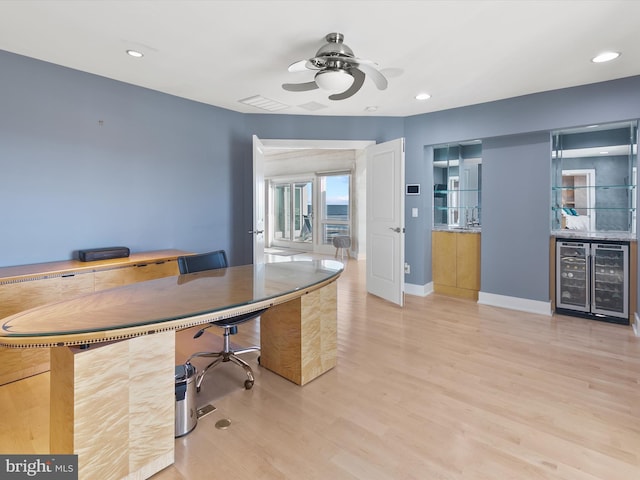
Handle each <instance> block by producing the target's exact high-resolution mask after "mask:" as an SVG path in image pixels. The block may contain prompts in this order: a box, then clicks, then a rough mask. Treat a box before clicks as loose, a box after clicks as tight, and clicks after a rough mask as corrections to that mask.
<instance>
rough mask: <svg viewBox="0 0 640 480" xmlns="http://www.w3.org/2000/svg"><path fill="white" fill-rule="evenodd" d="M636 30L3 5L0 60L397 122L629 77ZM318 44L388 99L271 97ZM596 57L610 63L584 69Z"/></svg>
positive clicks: (387, 10) (432, 8) (229, 7)
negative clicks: (340, 43)
mask: <svg viewBox="0 0 640 480" xmlns="http://www.w3.org/2000/svg"><path fill="white" fill-rule="evenodd" d="M639 18H640V1H638V0H622V1H617V0H601V1H583V0H568V1H565V0H555V1H553V0H548V1H544V0H542V1H533V0H510V1H509V0H502V1H484V0H470V1H467V0H457V1H456V0H448V1H435V0H433V1H427V0H424V1H419V0H418V1H402V0H395V1H376V0H369V1H339V0H337V1H306V0H297V1H243V0H235V1H206V0H200V1H186V0H183V1H177V0H175V1H171V0H154V1H138V0H128V1H127V0H121V1H116V0H102V1H98V0H93V1H87V0H85V1H78V0H74V1H57V0H40V1H31V0H2V1H0V50H6V51H9V52H14V53H18V54H21V55H26V56H28V57H33V58H37V59H40V60H45V61H48V62H52V63H55V64H59V65H63V66H67V67H71V68H74V69H78V70H82V71H85V72H90V73H94V74H97V75H101V76H104V77H108V78H112V79H116V80H120V81H123V82H127V83H131V84H134V85H140V86H143V87H147V88H150V89H153V90H158V91H161V92H166V93H169V94H172V95H177V96H179V97H184V98H188V99H192V100H196V101H199V102H203V103H207V104H211V105H216V106H219V107H223V108H226V109H230V110H234V111H238V112H245V113H265V112H264V111H263V110H260V109H257V108H256V107H252V106H247V105H243V104H241V103H239V102H238V101H239V100H240V99H244V98H247V97H252V96H254V95H261V96H263V97H266V98H268V99H271V100H274V101H277V102H281V103H283V104H286V105H288V106H289V108H286V109H283V110H280V111H279V112H278V113H283V114H304V115H358V116H375V115H380V116H409V115H415V114H420V113H427V112H433V111H438V110H445V109H450V108H454V107H460V106H464V105H472V104H477V103H483V102H488V101H492V100H498V99H502V98H509V97H514V96H519V95H525V94H529V93H535V92H541V91H547V90H554V89H558V88H563V87H570V86H575V85H582V84H588V83H595V82H600V81H605V80H611V79H616V78H622V77H628V76H633V75H639V74H640V41H639V40H640V39H639V35H638V32H639V30H638V19H639ZM330 32H341V33H343V34H344V36H345V43H346V44H347V45H348V46H349V47H351V48H352V49H353V51H354V53H355V55H356V56H357V57H359V58H365V59H369V60H373V61H375V62H377V63H378V64H379V66H380V68H381V69H382V71H383V72H385V73H387V75H388V79H389V87H388V89H387V90H384V91H379V90H377V89H376V88H375V86H374V85H373V83H372V82H371V81H370V80H366V81H365V84H364V86H363V88H362V90H360V92H358V93H357V94H356V95H355V96H353V97H351V98H350V99H347V100H342V101H337V102H336V101H331V100H329V99H328V98H327V95H326V92H322V91H320V90H315V91H311V92H299V93H292V92H287V91H285V90H283V89H282V87H281V85H282V83H298V82H306V81H310V80H312V79H313V73H312V72H308V73H307V72H302V73H289V72H288V71H287V67H288V65H289V64H291V63H293V62H295V61H297V60H301V59H307V58H310V57H312V56H314V54H315V52H316V50H317V49H318V48H319V47H320V46H321V45H322V44H323V43H324V36H325V35H326V34H327V33H330ZM127 49H135V50H139V51H141V52H143V53H144V55H145V56H144V57H143V58H142V59H134V58H132V57H130V56H128V55H126V54H125V50H127ZM604 50H615V51H619V52H622V56H621V57H620V58H619V59H617V60H614V61H613V62H609V63H605V64H594V63H592V62H591V61H590V59H591V58H592V57H593V56H595V55H596V54H597V53H600V52H601V51H604ZM0 75H1V74H0ZM420 92H428V93H430V94H431V95H432V98H431V99H430V100H427V101H422V102H420V101H417V100H415V98H414V97H415V95H416V94H417V93H420ZM306 104H320V105H321V106H322V107H323V108H320V109H319V110H315V111H311V110H308V109H307V108H305V107H302V106H301V105H306ZM369 106H376V107H377V111H375V112H368V111H366V110H365V109H366V107H369Z"/></svg>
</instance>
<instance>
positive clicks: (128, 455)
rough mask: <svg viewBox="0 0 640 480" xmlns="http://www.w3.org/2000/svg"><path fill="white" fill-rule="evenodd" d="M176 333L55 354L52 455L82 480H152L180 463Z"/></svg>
mask: <svg viewBox="0 0 640 480" xmlns="http://www.w3.org/2000/svg"><path fill="white" fill-rule="evenodd" d="M174 365H175V332H174V331H169V332H163V333H158V334H155V335H148V336H142V337H136V338H132V339H130V340H125V341H120V342H114V343H110V344H106V345H101V346H95V347H93V346H92V347H91V348H89V349H87V350H81V349H79V348H70V347H59V348H53V349H51V417H50V418H51V423H50V425H51V428H50V445H51V453H54V454H64V453H76V454H77V455H78V478H104V479H107V478H109V479H116V478H120V479H123V478H126V479H142V478H149V477H151V476H152V475H153V474H155V473H157V472H159V471H160V470H162V469H163V468H165V467H167V466H169V465H171V464H172V463H173V462H174V428H175V426H174V411H175V395H174V388H175V380H174V375H173V373H174Z"/></svg>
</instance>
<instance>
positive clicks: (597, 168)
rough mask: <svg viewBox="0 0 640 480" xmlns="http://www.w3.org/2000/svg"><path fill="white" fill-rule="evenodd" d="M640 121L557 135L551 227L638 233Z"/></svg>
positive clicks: (556, 133) (605, 125) (555, 140)
mask: <svg viewBox="0 0 640 480" xmlns="http://www.w3.org/2000/svg"><path fill="white" fill-rule="evenodd" d="M637 130H638V129H637V121H631V122H619V123H612V124H603V125H590V126H586V127H581V128H573V129H567V130H561V131H557V132H553V133H552V142H553V151H552V158H551V164H552V166H551V173H552V182H551V185H552V188H551V195H552V199H551V208H552V215H551V229H552V231H558V230H575V231H582V232H585V233H595V232H624V233H635V231H636V191H637V188H636V187H637Z"/></svg>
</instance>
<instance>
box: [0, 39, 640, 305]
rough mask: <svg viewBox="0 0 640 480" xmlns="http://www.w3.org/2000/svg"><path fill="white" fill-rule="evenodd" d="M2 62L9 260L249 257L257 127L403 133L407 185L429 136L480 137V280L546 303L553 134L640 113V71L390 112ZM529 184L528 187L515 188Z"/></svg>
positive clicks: (317, 135)
mask: <svg viewBox="0 0 640 480" xmlns="http://www.w3.org/2000/svg"><path fill="white" fill-rule="evenodd" d="M0 71H2V75H0V167H1V169H2V171H1V173H0V201H1V205H2V210H0V212H1V213H0V225H1V228H2V235H1V237H0V238H2V243H1V247H2V248H0V266H5V265H17V264H24V263H36V262H43V261H51V260H60V259H66V258H70V256H71V253H72V252H73V251H74V250H77V249H79V248H88V247H100V246H109V245H126V246H128V247H130V248H131V249H132V250H133V251H142V250H152V249H163V248H180V249H185V250H193V251H203V250H206V249H208V248H225V249H227V250H228V252H229V254H230V259H231V263H233V264H240V263H249V262H250V261H251V258H252V252H251V236H250V235H248V234H247V231H248V230H249V229H250V227H251V216H252V200H251V195H250V194H249V192H251V176H252V172H251V168H252V162H251V156H252V147H251V136H252V135H253V134H255V135H258V136H259V137H261V138H280V139H341V140H375V141H377V142H382V141H385V140H391V139H394V138H398V137H402V136H404V137H405V138H406V181H407V182H408V183H420V184H422V185H423V186H429V188H424V189H423V191H425V192H429V191H430V190H431V189H430V186H431V185H432V183H433V178H432V176H433V172H432V164H431V157H432V155H433V149H432V148H431V146H432V145H438V144H442V143H449V142H450V143H456V142H460V141H465V140H473V139H482V140H483V162H484V165H485V166H484V167H483V168H484V170H483V182H484V185H483V192H482V195H483V205H484V208H483V240H482V264H483V269H482V290H483V291H485V292H489V293H495V294H500V295H513V296H518V297H522V298H527V299H532V300H548V275H549V272H548V264H549V261H548V239H549V215H550V193H549V189H550V174H549V168H550V165H549V164H550V161H549V155H550V144H549V142H550V140H549V132H550V131H552V130H556V129H561V128H569V127H574V126H580V125H587V124H592V123H604V122H613V121H621V120H630V119H635V118H638V117H640V77H631V78H626V79H621V80H616V81H612V82H607V83H601V84H593V85H587V86H581V87H575V88H570V89H563V90H557V91H552V92H545V93H540V94H535V95H528V96H523V97H517V98H511V99H507V100H502V101H498V102H492V103H487V104H481V105H472V106H468V107H464V108H457V109H452V110H447V111H442V112H435V113H431V114H424V115H416V116H412V117H407V118H397V117H393V118H383V117H314V116H288V115H268V114H264V115H262V114H251V115H248V114H239V113H235V112H231V111H228V110H224V109H220V108H216V107H212V106H208V105H203V104H200V103H196V102H192V101H189V100H185V99H180V98H176V97H172V96H169V95H165V94H162V93H159V92H154V91H150V90H146V89H143V88H139V87H135V86H132V85H128V84H124V83H121V82H116V81H112V80H108V79H105V78H102V77H98V76H94V75H90V74H86V73H82V72H78V71H74V70H70V69H66V68H63V67H59V66H55V65H52V64H48V63H45V62H40V61H37V60H33V59H29V58H26V57H21V56H18V55H14V54H11V53H8V52H1V51H0ZM514 135H515V136H514ZM510 136H514V137H512V138H509V137H510ZM501 137H504V138H501ZM518 185H522V186H523V187H522V188H519V187H518ZM523 188H524V189H525V190H524V191H526V194H527V195H528V196H529V197H528V199H525V198H524V195H522V194H521V195H520V197H519V199H518V200H514V195H515V194H517V193H518V192H522V191H523ZM516 196H517V195H516ZM412 207H417V208H419V212H420V214H419V216H418V217H417V218H413V217H411V216H410V215H408V216H407V218H406V227H407V231H406V237H405V238H406V242H405V243H406V248H405V251H406V260H407V262H408V263H410V264H411V275H408V276H407V277H406V281H407V282H408V283H411V284H414V285H424V284H426V283H428V282H430V281H431V208H432V198H431V195H428V194H423V195H420V196H411V197H407V198H406V211H407V212H411V208H412ZM505 208H507V209H514V210H518V211H522V212H523V213H522V214H521V215H510V216H506V215H503V214H502V212H503V210H504V209H505ZM490 212H492V213H490ZM532 219H533V220H532ZM532 221H533V223H532ZM533 228H535V235H524V234H523V233H522V232H529V231H531V229H533ZM518 232H520V233H518ZM514 238H515V239H517V240H518V241H519V248H520V249H522V251H526V252H529V259H528V262H529V267H530V268H532V269H533V270H532V272H533V273H532V275H531V276H530V279H529V280H528V281H523V282H522V284H521V285H519V286H518V287H517V288H516V287H515V286H514V285H513V282H505V279H509V278H511V277H510V276H509V271H508V268H512V265H509V264H508V262H504V261H501V260H500V261H499V260H497V259H494V254H495V252H498V251H503V250H504V248H505V247H506V246H507V245H511V243H509V242H512V241H513V239H514ZM517 255H518V253H517V252H515V251H513V252H511V253H510V254H509V261H513V260H515V258H516V257H517Z"/></svg>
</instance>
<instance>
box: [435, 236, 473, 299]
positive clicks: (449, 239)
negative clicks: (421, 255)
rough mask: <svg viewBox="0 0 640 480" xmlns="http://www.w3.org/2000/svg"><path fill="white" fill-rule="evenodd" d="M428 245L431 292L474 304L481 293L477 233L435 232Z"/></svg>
mask: <svg viewBox="0 0 640 480" xmlns="http://www.w3.org/2000/svg"><path fill="white" fill-rule="evenodd" d="M431 243H432V245H431V252H432V254H431V258H432V262H431V264H432V270H433V290H434V291H435V292H436V293H442V294H445V295H451V296H454V297H462V298H469V299H473V300H477V299H478V292H479V291H480V233H475V232H441V231H434V232H432V235H431Z"/></svg>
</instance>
